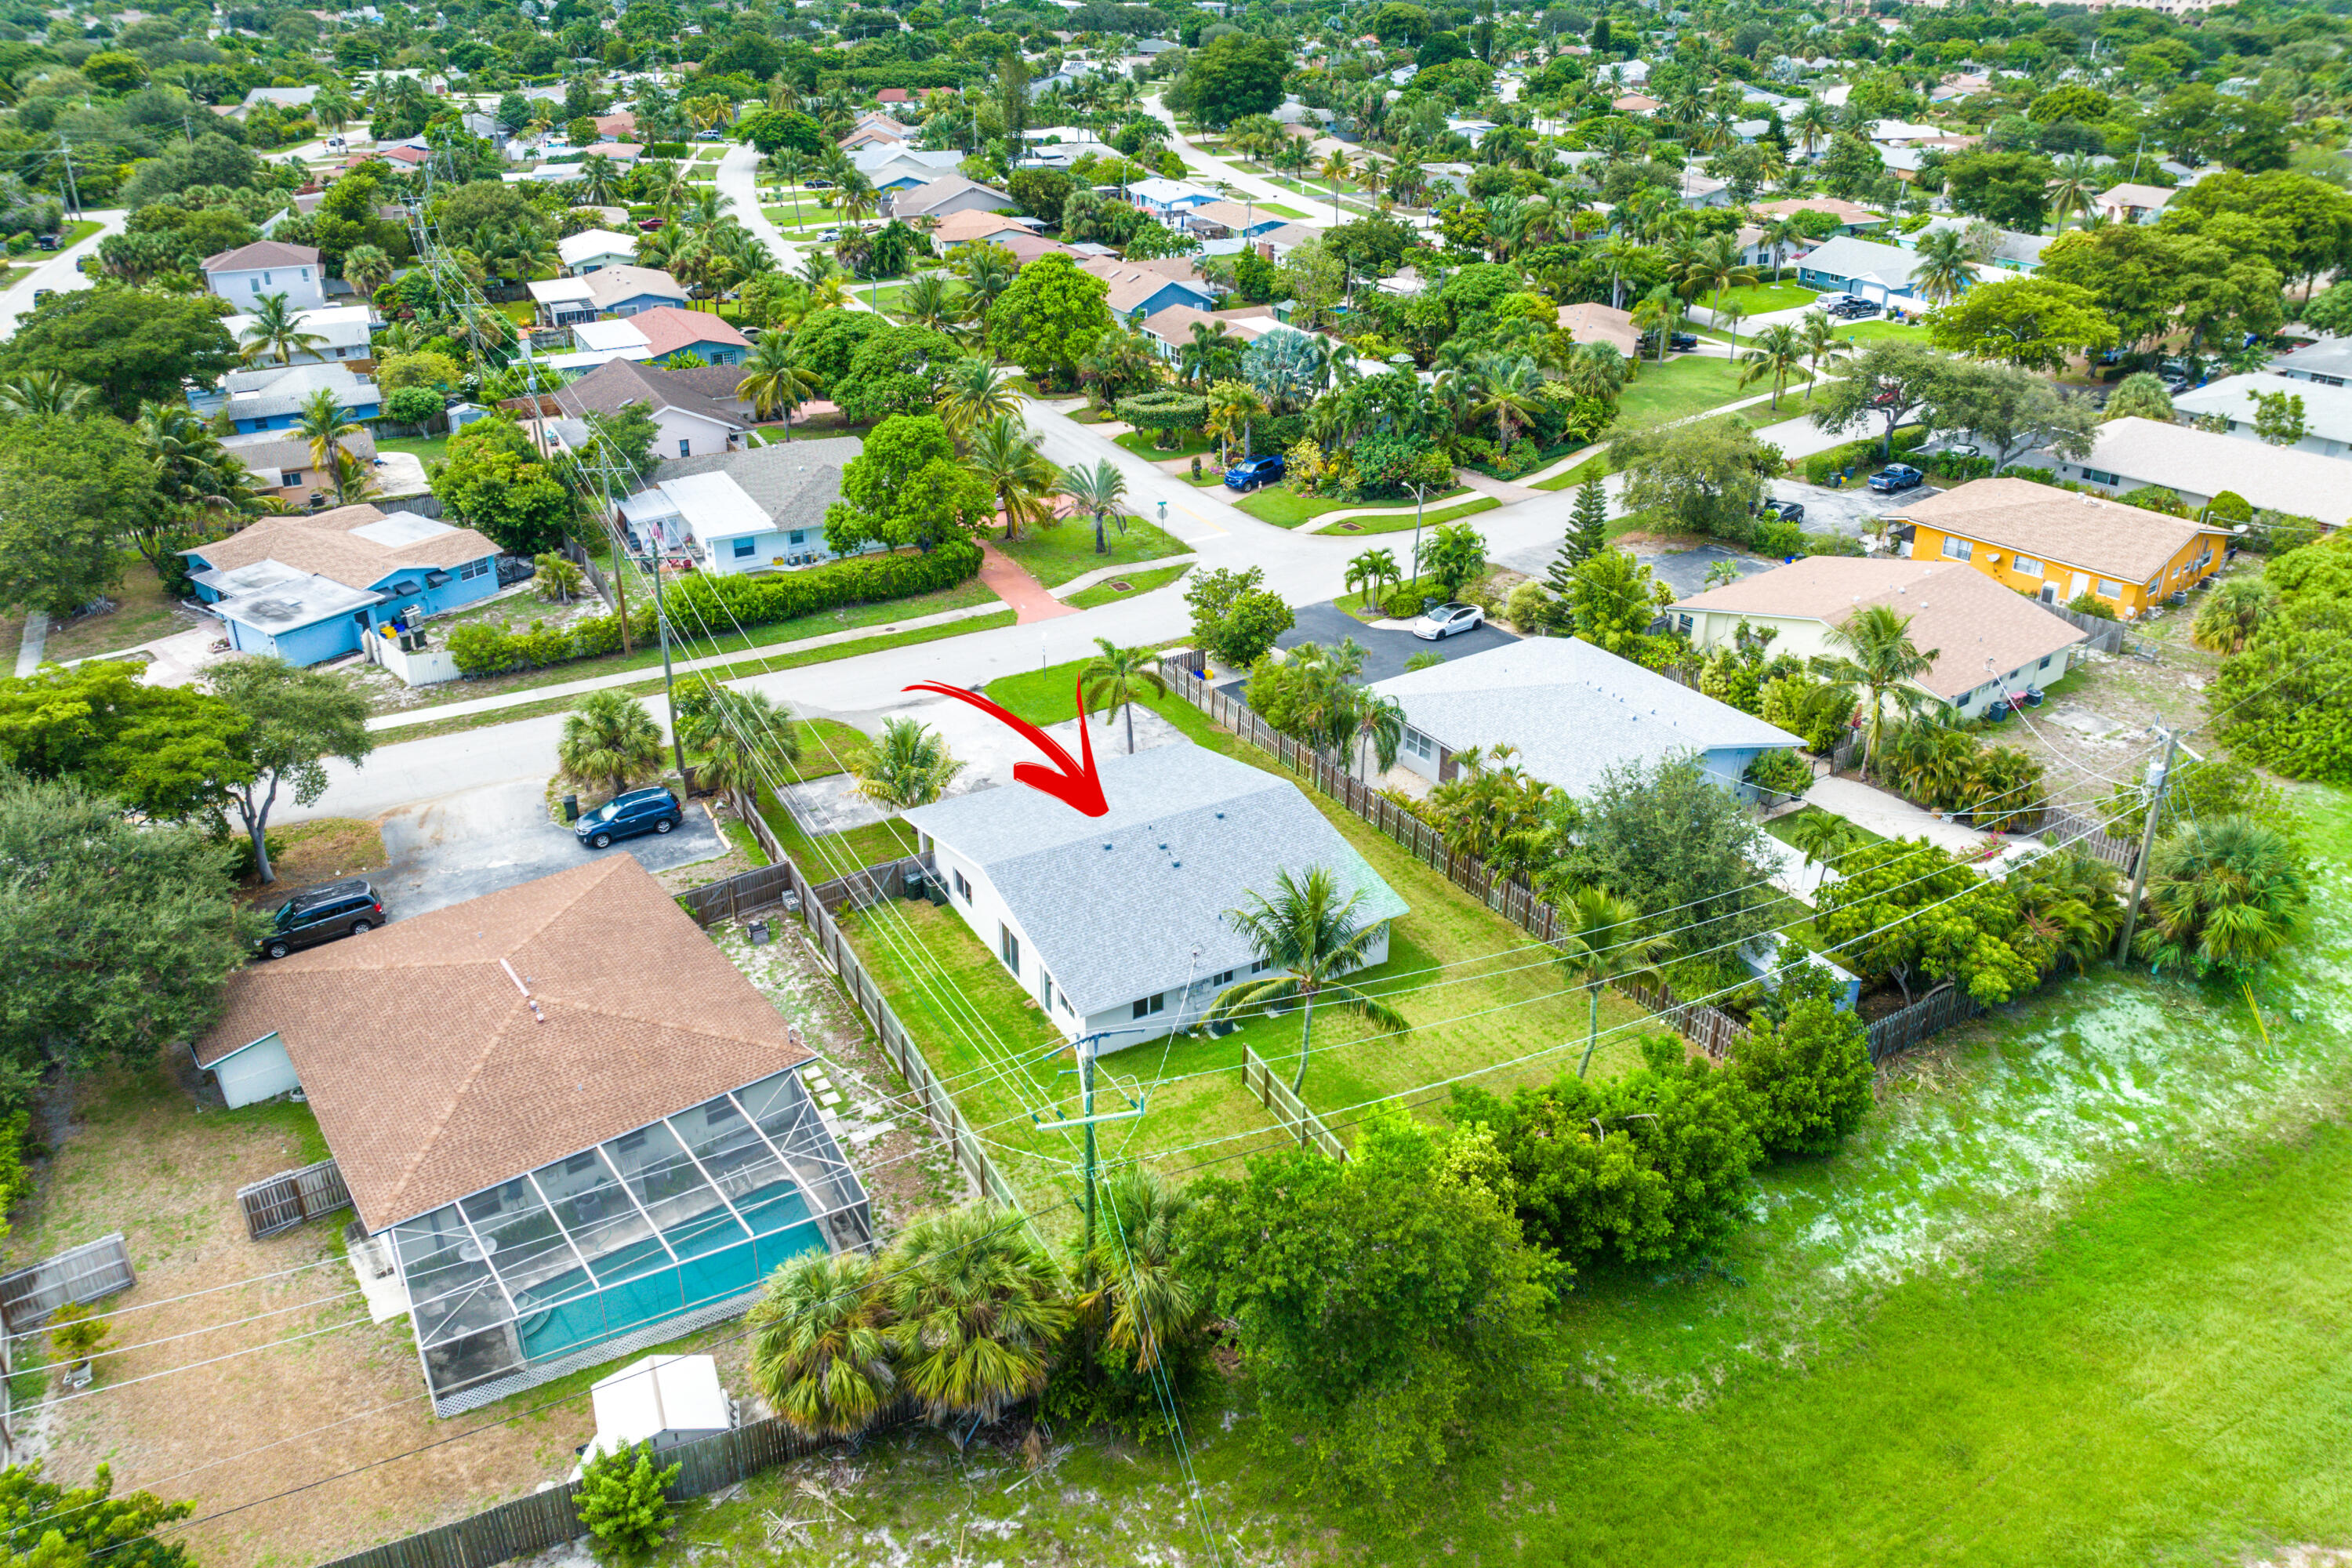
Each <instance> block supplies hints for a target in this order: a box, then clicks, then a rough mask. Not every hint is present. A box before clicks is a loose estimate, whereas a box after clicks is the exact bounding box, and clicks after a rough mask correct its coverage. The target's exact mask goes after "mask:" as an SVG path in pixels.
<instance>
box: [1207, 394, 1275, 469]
mask: <svg viewBox="0 0 2352 1568" xmlns="http://www.w3.org/2000/svg"><path fill="white" fill-rule="evenodd" d="M1208 397H1209V418H1208V423H1207V425H1206V426H1205V432H1206V434H1208V435H1211V436H1213V437H1216V438H1217V461H1218V462H1219V463H1221V464H1228V465H1229V464H1230V463H1231V461H1232V458H1233V442H1234V437H1235V436H1239V437H1241V438H1242V455H1243V456H1244V457H1247V456H1249V454H1250V449H1251V442H1250V431H1251V428H1252V426H1255V423H1256V421H1257V420H1258V419H1259V418H1260V417H1261V416H1263V415H1264V414H1265V398H1263V397H1260V396H1259V395H1258V393H1257V388H1256V387H1255V386H1252V385H1251V384H1249V383H1248V382H1246V381H1243V380H1241V379H1239V378H1238V377H1232V376H1229V377H1227V378H1226V379H1224V380H1223V381H1213V382H1211V383H1210V384H1209V394H1208Z"/></svg>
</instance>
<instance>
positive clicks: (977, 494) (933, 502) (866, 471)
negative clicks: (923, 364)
mask: <svg viewBox="0 0 2352 1568" xmlns="http://www.w3.org/2000/svg"><path fill="white" fill-rule="evenodd" d="M994 500H995V498H994V496H993V495H992V493H991V491H990V489H989V483H988V480H987V479H983V478H982V477H981V476H980V475H979V474H977V473H975V472H973V471H972V469H971V467H970V466H969V465H968V464H966V463H964V462H962V461H961V459H960V458H958V457H957V455H956V449H955V440H954V438H953V437H950V435H949V434H948V429H947V426H946V425H944V424H942V423H941V422H940V418H939V416H937V415H933V414H914V415H908V414H899V415H893V416H890V417H889V418H887V419H885V420H883V421H882V423H881V424H879V425H877V426H875V427H874V429H873V431H872V433H871V434H869V435H868V436H867V437H866V448H865V450H864V451H863V452H861V453H860V454H859V455H858V456H856V457H855V458H851V459H850V460H849V461H848V462H847V463H845V464H844V465H843V466H842V470H841V500H838V501H835V503H834V504H833V505H832V506H831V507H829V508H827V509H826V510H825V515H824V537H825V542H826V543H827V544H828V545H830V546H831V547H832V549H833V551H834V552H835V553H836V554H841V555H848V554H853V553H855V552H857V551H860V550H863V549H866V548H867V547H868V546H870V545H874V544H883V545H887V546H889V547H890V548H892V549H899V548H903V547H906V546H909V545H911V546H914V547H916V548H918V549H922V550H932V549H936V548H937V547H938V546H939V545H940V544H942V543H946V542H951V541H955V540H961V539H969V538H970V537H971V535H972V533H973V532H975V531H978V530H979V529H981V528H983V527H985V526H986V525H987V522H988V519H989V516H990V514H991V512H992V510H993V505H994Z"/></svg>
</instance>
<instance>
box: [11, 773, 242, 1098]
mask: <svg viewBox="0 0 2352 1568" xmlns="http://www.w3.org/2000/svg"><path fill="white" fill-rule="evenodd" d="M228 862H229V855H228V851H227V849H226V847H224V846H223V845H221V844H219V843H218V842H216V841H215V840H213V839H211V838H209V837H206V836H205V834H204V833H203V832H201V831H199V830H198V829H196V828H194V827H190V826H165V825H162V824H155V823H145V824H142V823H136V822H133V821H131V819H130V818H129V817H128V816H126V815H125V814H124V812H123V809H122V804H121V801H119V800H116V799H114V798H112V797H111V796H109V795H99V794H95V793H93V792H90V791H89V790H86V789H85V788H83V787H82V786H81V785H80V784H77V783H74V782H72V781H71V780H66V779H58V780H51V781H36V780H32V779H26V778H22V777H16V776H7V777H0V865H5V866H7V867H9V868H12V869H10V870H9V871H8V872H7V873H6V875H5V877H0V961H5V965H6V967H5V970H0V1104H9V1105H19V1104H22V1103H24V1100H25V1097H26V1094H28V1093H29V1092H30V1091H31V1089H32V1087H33V1085H34V1084H35V1083H36V1082H37V1081H38V1080H39V1079H40V1078H41V1077H42V1075H43V1074H44V1073H46V1072H47V1071H50V1070H52V1069H53V1068H57V1067H60V1066H61V1067H64V1068H69V1069H72V1070H75V1071H88V1070H92V1069H95V1068H100V1067H102V1066H108V1065H111V1064H122V1065H129V1066H135V1067H144V1066H146V1065H149V1064H152V1062H153V1061H154V1059H155V1053H156V1052H157V1051H158V1050H160V1049H162V1048H163V1047H164V1046H166V1045H168V1044H170V1043H172V1042H173V1041H185V1040H192V1039H195V1038H197V1037H200V1036H202V1035H203V1034H204V1032H205V1030H206V1029H207V1028H209V1027H211V1026H212V1023H213V1020H214V1019H215V1018H216V1017H217V1016H219V1013H220V996H221V986H222V984H223V983H224V982H225V981H226V978H227V976H228V973H229V972H230V971H231V970H233V969H235V968H236V967H237V966H238V965H239V964H240V963H243V962H244V961H245V958H246V954H247V951H248V944H249V943H250V942H252V940H253V939H254V938H255V937H256V936H257V934H258V926H257V922H256V921H255V920H254V918H253V917H251V916H249V915H247V914H244V913H242V912H241V911H240V910H238V909H237V907H236V903H235V902H234V900H232V898H231V893H232V891H233V889H232V886H231V883H230V880H229V874H228Z"/></svg>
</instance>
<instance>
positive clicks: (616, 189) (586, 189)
mask: <svg viewBox="0 0 2352 1568" xmlns="http://www.w3.org/2000/svg"><path fill="white" fill-rule="evenodd" d="M620 190H621V171H620V169H619V167H618V166H617V165H615V164H614V162H613V160H612V157H611V155H610V154H608V153H589V154H588V156H586V157H585V158H583V159H582V160H580V195H581V196H582V198H583V201H584V203H585V205H589V206H592V207H604V206H610V205H613V198H614V196H616V195H619V194H620Z"/></svg>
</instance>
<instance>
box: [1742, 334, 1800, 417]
mask: <svg viewBox="0 0 2352 1568" xmlns="http://www.w3.org/2000/svg"><path fill="white" fill-rule="evenodd" d="M1739 363H1741V364H1742V365H1744V366H1746V367H1747V368H1746V369H1744V370H1742V371H1741V372H1740V373H1739V384H1740V385H1742V386H1746V385H1747V384H1748V383H1749V382H1751V381H1762V380H1764V379H1765V378H1766V377H1768V376H1769V378H1770V379H1771V382H1772V406H1773V407H1774V408H1778V407H1780V394H1781V392H1782V390H1783V389H1785V388H1786V387H1787V386H1788V384H1789V378H1790V376H1792V375H1794V374H1797V372H1798V371H1800V370H1801V369H1803V368H1804V363H1805V340H1804V339H1803V338H1802V337H1801V336H1800V335H1799V334H1798V331H1797V329H1796V328H1794V327H1792V326H1790V324H1789V323H1788V322H1786V321H1775V322H1774V323H1772V325H1770V326H1769V327H1766V328H1764V329H1763V330H1762V331H1759V332H1758V333H1757V334H1756V335H1755V336H1754V337H1752V338H1750V339H1748V350H1747V352H1746V353H1742V354H1741V355H1740V356H1739Z"/></svg>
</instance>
